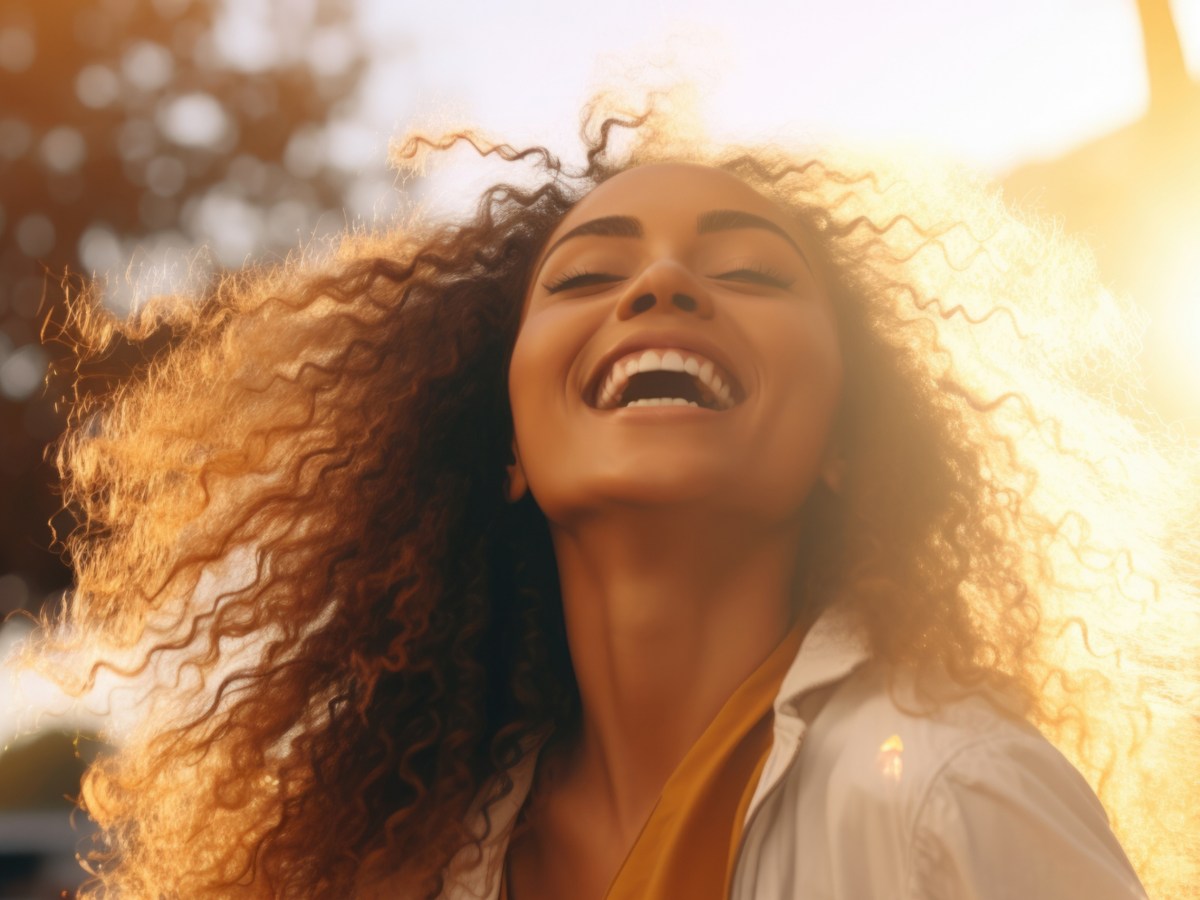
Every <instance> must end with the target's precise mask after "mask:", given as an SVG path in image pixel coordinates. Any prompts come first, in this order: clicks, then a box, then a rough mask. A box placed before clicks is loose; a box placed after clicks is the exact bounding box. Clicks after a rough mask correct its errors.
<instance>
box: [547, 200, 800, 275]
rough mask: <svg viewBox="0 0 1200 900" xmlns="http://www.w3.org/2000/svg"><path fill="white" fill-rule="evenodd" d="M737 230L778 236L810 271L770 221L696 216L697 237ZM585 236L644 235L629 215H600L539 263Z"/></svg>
mask: <svg viewBox="0 0 1200 900" xmlns="http://www.w3.org/2000/svg"><path fill="white" fill-rule="evenodd" d="M737 228H760V229H762V230H764V231H770V232H771V233H772V234H777V235H779V236H780V237H781V238H783V239H784V240H785V241H787V242H788V244H790V245H791V247H792V249H793V250H795V251H796V252H797V253H799V254H800V258H801V259H803V260H804V262H805V263H806V264H807V265H808V266H809V268H812V265H811V263H809V261H808V256H806V255H805V253H804V251H803V250H801V249H800V245H799V244H797V243H796V241H795V239H794V238H793V237H792V236H791V235H790V234H788V233H787V232H786V231H784V229H783V228H782V226H780V225H778V224H777V223H775V222H772V221H771V220H770V219H765V218H763V217H762V216H756V215H755V214H754V213H748V212H743V211H742V210H739V209H714V210H710V211H709V212H706V213H701V214H700V215H699V216H697V217H696V233H697V234H710V233H711V232H714V231H731V230H733V229H737ZM585 235H599V236H601V237H634V238H640V237H643V236H644V235H645V232H644V231H643V230H642V223H641V222H640V221H638V220H637V219H635V218H634V217H633V216H602V217H601V218H599V219H591V220H589V221H587V222H584V223H583V224H582V225H577V226H576V227H574V228H572V229H571V230H570V231H568V232H567V233H566V234H564V235H563V236H562V237H560V238H559V239H558V240H557V241H555V242H554V243H553V244H551V245H550V248H549V249H548V250H547V251H546V252H545V254H543V256H542V262H543V263H544V262H545V261H546V260H547V259H549V258H550V254H551V253H553V252H554V251H555V250H557V249H558V248H559V247H560V246H561V245H562V244H563V243H565V242H566V241H569V240H571V238H577V237H583V236H585Z"/></svg>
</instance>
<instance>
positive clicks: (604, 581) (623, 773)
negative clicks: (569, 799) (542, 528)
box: [552, 508, 800, 839]
mask: <svg viewBox="0 0 1200 900" xmlns="http://www.w3.org/2000/svg"><path fill="white" fill-rule="evenodd" d="M552 533H553V539H554V547H555V555H556V558H557V561H558V570H559V578H560V582H561V587H562V598H563V611H564V616H565V620H566V627H567V639H568V642H569V644H570V650H571V660H572V665H573V667H574V670H575V675H576V678H577V680H578V683H579V691H580V697H581V701H582V728H581V731H580V734H579V736H578V741H577V742H576V744H575V745H574V746H573V747H570V748H569V749H568V750H567V751H566V753H565V754H564V755H565V759H564V764H563V767H562V772H563V776H564V777H565V778H566V779H567V780H568V781H569V782H571V783H573V784H574V785H576V786H577V787H578V788H579V789H580V790H582V791H584V792H585V793H586V794H588V795H589V796H590V797H591V798H592V802H593V803H598V804H600V806H601V810H603V809H604V808H605V807H607V813H608V814H609V815H611V817H612V819H611V822H612V827H614V828H616V829H617V830H618V832H620V833H622V834H624V835H625V836H626V837H628V838H630V839H632V837H634V836H636V834H637V832H638V830H639V829H640V827H641V825H642V823H643V822H644V820H645V817H646V815H648V812H649V808H650V807H651V806H652V805H653V803H654V800H655V798H657V796H658V794H659V792H660V791H661V789H662V787H663V785H664V783H665V782H666V780H667V778H668V777H669V776H670V774H671V772H672V771H673V770H674V769H675V767H676V766H677V765H678V763H679V762H680V760H681V759H682V758H683V756H684V755H685V754H686V753H687V751H688V749H689V748H690V747H691V746H692V744H694V743H695V741H696V740H697V738H699V736H700V735H701V734H702V733H703V731H704V729H705V727H706V726H707V725H708V724H709V723H710V722H711V721H712V720H713V718H714V717H715V716H716V714H717V712H718V711H719V710H720V708H721V706H722V705H723V704H724V702H725V701H726V700H728V699H729V697H730V696H731V695H732V694H733V692H734V691H735V690H736V689H737V687H738V686H739V685H740V684H741V683H742V682H743V681H745V680H746V678H747V677H748V676H749V675H750V674H751V673H752V672H753V671H754V670H755V669H756V668H757V667H758V665H759V664H760V663H762V661H763V660H764V659H765V658H766V657H767V656H768V655H769V654H770V652H771V650H772V649H773V648H774V647H775V646H776V645H777V644H778V643H779V641H780V640H781V639H782V638H783V636H784V634H785V633H786V632H787V630H788V627H789V625H790V624H791V622H790V613H791V599H790V598H791V594H792V584H793V581H794V576H795V565H796V548H797V546H798V542H799V539H800V536H799V531H798V526H797V525H796V524H795V523H789V524H788V525H787V526H786V527H780V526H773V527H767V526H762V525H758V526H756V525H755V524H754V523H746V522H738V521H734V520H731V519H729V518H728V517H726V518H723V519H720V520H717V519H714V518H712V517H703V516H699V515H681V514H680V513H679V511H678V510H675V511H674V512H673V513H672V512H671V511H668V510H661V511H660V510H653V511H651V510H647V509H645V508H638V509H631V510H629V511H628V513H627V514H622V515H604V516H595V517H592V518H591V519H590V520H588V521H587V522H584V523H574V524H573V525H572V527H571V528H569V529H567V528H555V529H553V531H552Z"/></svg>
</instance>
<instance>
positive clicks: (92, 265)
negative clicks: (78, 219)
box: [79, 222, 122, 275]
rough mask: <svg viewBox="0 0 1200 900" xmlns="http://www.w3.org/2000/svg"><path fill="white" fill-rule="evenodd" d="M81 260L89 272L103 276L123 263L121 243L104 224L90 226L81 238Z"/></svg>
mask: <svg viewBox="0 0 1200 900" xmlns="http://www.w3.org/2000/svg"><path fill="white" fill-rule="evenodd" d="M79 258H80V259H81V260H82V261H83V264H84V266H85V267H86V268H87V270H88V271H89V272H93V273H96V274H97V275H103V274H104V273H106V272H109V271H111V270H113V269H115V268H116V267H117V266H119V265H120V264H121V262H122V251H121V242H120V240H118V239H117V235H116V232H114V231H113V230H112V229H111V228H110V227H109V226H108V225H106V224H104V223H103V222H97V223H95V224H93V225H90V226H88V229H87V230H86V231H85V232H84V233H83V235H82V236H81V237H80V238H79Z"/></svg>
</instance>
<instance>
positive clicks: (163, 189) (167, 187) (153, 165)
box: [146, 156, 187, 197]
mask: <svg viewBox="0 0 1200 900" xmlns="http://www.w3.org/2000/svg"><path fill="white" fill-rule="evenodd" d="M186 182H187V167H186V166H185V165H184V164H183V163H181V162H180V161H179V160H178V159H176V158H175V157H174V156H156V157H155V158H154V159H152V160H150V164H149V165H147V166H146V186H147V187H148V188H150V190H152V191H154V193H156V194H158V196H160V197H173V196H175V195H176V194H178V193H179V191H180V190H182V188H183V186H184V184H185V183H186Z"/></svg>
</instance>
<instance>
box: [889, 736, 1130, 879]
mask: <svg viewBox="0 0 1200 900" xmlns="http://www.w3.org/2000/svg"><path fill="white" fill-rule="evenodd" d="M911 861H912V866H911V868H910V870H909V874H910V883H909V891H908V894H907V897H908V898H910V900H1018V898H1019V900H1061V898H1069V897H1086V898H1088V900H1144V898H1145V897H1146V892H1145V890H1144V889H1143V888H1142V885H1141V883H1140V882H1139V881H1138V877H1137V875H1136V874H1135V873H1134V870H1133V867H1132V865H1130V862H1129V860H1128V858H1127V857H1126V856H1125V853H1124V851H1123V850H1122V849H1121V845H1120V844H1119V843H1118V842H1117V839H1116V837H1115V836H1114V835H1113V833H1112V830H1111V829H1110V828H1109V824H1108V817H1107V815H1106V814H1105V812H1104V808H1103V807H1102V806H1101V805H1100V801H1099V800H1098V799H1097V798H1096V795H1095V794H1094V793H1092V789H1091V787H1090V786H1089V785H1088V783H1087V781H1086V780H1085V779H1084V778H1083V776H1082V775H1081V774H1080V773H1079V772H1078V771H1077V770H1076V769H1075V767H1074V766H1072V765H1071V763H1070V762H1068V761H1067V759H1066V757H1064V756H1063V755H1062V754H1061V753H1059V752H1058V750H1057V749H1056V748H1055V747H1054V746H1053V745H1052V744H1050V742H1049V741H1046V740H1045V739H1044V738H1042V737H1041V735H1026V734H1022V735H1014V736H1003V737H996V736H993V737H991V738H990V739H987V740H981V741H978V742H973V743H971V744H969V745H967V746H966V747H963V748H961V749H960V750H958V751H957V752H956V753H955V754H954V755H953V756H952V757H951V758H950V759H949V760H947V761H946V763H945V764H944V765H943V766H942V767H941V769H940V770H939V771H938V773H937V775H936V776H935V777H934V778H933V780H932V781H931V782H930V784H929V788H928V791H927V793H926V795H925V797H924V800H923V802H922V804H921V806H920V808H919V811H918V814H917V818H916V821H915V826H914V831H913V844H912V856H911Z"/></svg>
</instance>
